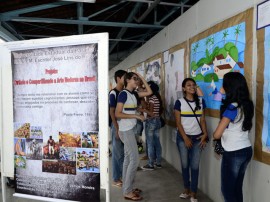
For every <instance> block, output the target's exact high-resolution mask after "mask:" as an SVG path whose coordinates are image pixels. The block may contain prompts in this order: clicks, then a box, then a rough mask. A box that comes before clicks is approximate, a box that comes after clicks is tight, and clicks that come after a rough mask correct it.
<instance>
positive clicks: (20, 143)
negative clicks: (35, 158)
mask: <svg viewBox="0 0 270 202" xmlns="http://www.w3.org/2000/svg"><path fill="white" fill-rule="evenodd" d="M14 154H15V155H18V156H25V139H24V138H14Z"/></svg>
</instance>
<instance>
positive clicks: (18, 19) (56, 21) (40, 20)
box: [0, 16, 165, 29]
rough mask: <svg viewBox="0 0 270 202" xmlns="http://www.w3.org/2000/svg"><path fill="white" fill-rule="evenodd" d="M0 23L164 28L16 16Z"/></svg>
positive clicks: (4, 17) (5, 17)
mask: <svg viewBox="0 0 270 202" xmlns="http://www.w3.org/2000/svg"><path fill="white" fill-rule="evenodd" d="M0 21H14V22H36V23H54V24H71V25H93V26H105V27H130V28H142V29H143V28H147V29H150V28H151V29H163V28H164V27H165V26H163V25H151V24H136V23H122V22H104V21H87V20H67V19H54V18H36V17H16V16H1V17H0Z"/></svg>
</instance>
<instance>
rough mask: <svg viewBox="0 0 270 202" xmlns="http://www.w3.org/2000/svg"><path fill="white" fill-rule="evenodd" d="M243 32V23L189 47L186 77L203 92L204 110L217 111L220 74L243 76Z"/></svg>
mask: <svg viewBox="0 0 270 202" xmlns="http://www.w3.org/2000/svg"><path fill="white" fill-rule="evenodd" d="M245 30H246V29H245V23H244V22H243V23H240V24H238V25H235V26H232V27H229V28H226V29H224V30H221V31H219V32H216V33H214V34H211V35H209V36H208V37H206V38H203V39H201V40H199V41H197V42H195V43H193V44H191V55H190V71H191V72H190V74H191V76H192V78H193V79H194V80H195V81H196V82H197V84H198V85H199V86H200V88H201V90H202V91H203V97H204V100H205V102H206V107H207V108H210V109H215V110H219V108H220V104H221V99H222V92H221V87H222V82H223V76H224V74H226V73H228V72H240V73H241V74H244V56H245V46H246V39H245Z"/></svg>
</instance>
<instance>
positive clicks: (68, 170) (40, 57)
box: [3, 34, 108, 201]
mask: <svg viewBox="0 0 270 202" xmlns="http://www.w3.org/2000/svg"><path fill="white" fill-rule="evenodd" d="M87 37H88V38H87ZM99 37H104V39H102V40H101V38H99ZM83 39H84V40H83ZM106 39H107V40H108V36H107V34H100V35H98V34H96V35H88V36H80V38H78V37H66V38H65V37H64V38H59V39H58V40H59V41H60V42H59V41H58V42H56V41H54V42H55V43H54V42H53V41H51V40H48V43H47V44H49V45H44V44H45V43H44V42H45V41H46V40H33V42H32V44H31V42H25V44H23V45H21V44H20V45H17V44H16V43H11V44H8V45H6V46H5V48H6V50H10V51H11V52H10V56H11V64H10V66H11V72H12V78H10V79H12V81H11V86H12V90H13V93H12V95H13V110H12V111H13V121H12V122H13V124H12V125H13V129H12V130H13V132H12V134H13V135H12V134H10V136H9V137H5V138H4V139H9V138H10V137H12V136H13V137H14V138H12V139H13V141H12V142H13V145H14V152H12V153H13V155H14V157H13V159H14V161H13V162H14V168H15V172H14V174H15V180H16V186H15V192H16V195H17V196H20V195H24V196H23V197H25V195H29V196H37V197H48V198H55V199H65V200H73V201H89V200H91V201H100V187H101V183H100V173H102V170H101V167H103V166H104V167H107V169H108V155H107V153H108V152H107V148H108V141H107V138H108V134H107V133H108V130H106V129H105V130H104V129H103V128H106V127H104V125H105V124H106V126H107V125H108V124H107V122H106V120H107V119H106V118H104V117H107V113H106V116H104V114H105V113H104V112H102V111H103V110H106V109H104V107H102V108H101V107H100V101H105V100H106V102H107V99H108V95H107V93H106V92H108V85H104V81H105V80H106V81H107V80H108V74H107V73H108V64H107V63H104V62H100V61H102V60H104V59H105V61H107V58H108V55H106V53H107V52H106V51H105V52H104V53H103V54H102V52H103V51H104V49H107V48H108V46H107V45H108V42H107V41H104V40H106ZM61 41H62V43H61ZM50 42H51V43H50ZM22 43H24V42H22ZM104 54H105V55H104ZM101 74H106V75H103V76H104V78H105V79H104V78H103V80H102V82H103V86H105V87H101V86H102V85H100V75H101ZM101 77H102V76H101ZM7 82H10V81H7ZM102 88H103V89H102ZM100 91H103V92H104V93H101V92H100ZM102 94H103V95H102ZM105 94H106V95H105ZM6 104H7V105H9V104H10V103H6ZM99 109H102V110H99ZM107 111H108V110H106V112H107ZM102 115H103V116H104V117H102V118H101V119H102V120H103V121H102V122H101V121H100V116H102ZM3 119H4V124H5V123H6V124H8V123H7V120H6V122H5V114H4V115H3ZM104 120H105V121H104ZM100 134H102V136H103V137H101V135H100ZM101 142H103V147H101V145H102V144H101ZM101 148H106V150H105V151H102V149H101ZM7 152H10V149H8V148H6V147H4V153H7ZM101 153H103V155H104V156H103V157H102V158H103V160H102V158H101V156H102V155H101ZM5 158H6V156H5ZM10 160H11V159H10ZM102 163H103V164H102ZM101 165H102V166H101ZM107 169H106V171H105V173H104V174H105V176H106V175H107V173H106V172H107ZM105 178H107V179H106V180H104V181H105V183H106V181H107V180H108V176H106V177H105ZM106 184H107V183H106ZM103 185H104V184H103ZM104 188H105V189H107V187H106V185H105V186H104Z"/></svg>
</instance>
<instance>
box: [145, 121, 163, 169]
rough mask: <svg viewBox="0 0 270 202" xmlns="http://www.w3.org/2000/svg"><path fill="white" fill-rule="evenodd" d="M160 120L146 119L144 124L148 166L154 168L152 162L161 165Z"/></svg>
mask: <svg viewBox="0 0 270 202" xmlns="http://www.w3.org/2000/svg"><path fill="white" fill-rule="evenodd" d="M159 129H160V118H159V117H157V118H151V119H147V120H146V122H145V135H146V143H147V149H148V153H147V154H148V158H149V161H148V164H149V165H151V166H154V161H155V160H156V163H157V164H158V165H160V164H161V152H162V148H161V144H160V141H159Z"/></svg>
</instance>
